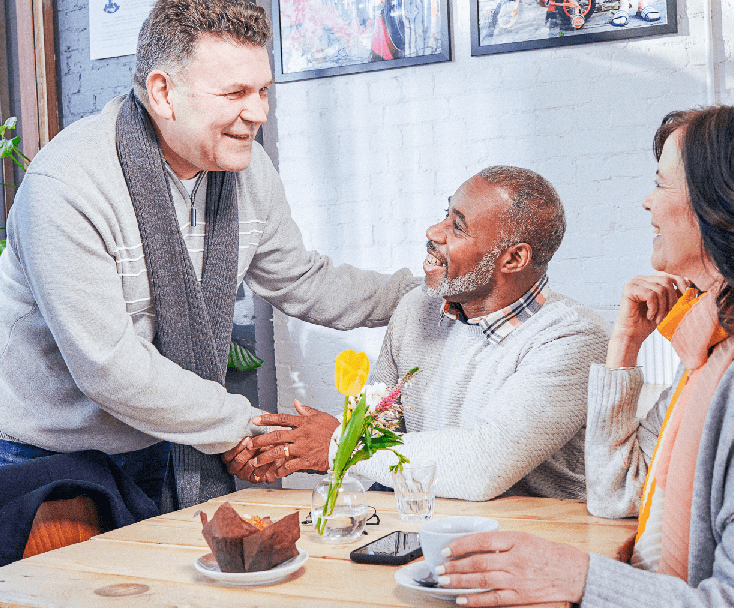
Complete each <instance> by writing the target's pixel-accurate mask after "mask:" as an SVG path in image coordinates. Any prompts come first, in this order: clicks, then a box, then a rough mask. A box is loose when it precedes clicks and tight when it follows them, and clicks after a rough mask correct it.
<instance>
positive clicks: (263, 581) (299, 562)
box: [194, 549, 308, 585]
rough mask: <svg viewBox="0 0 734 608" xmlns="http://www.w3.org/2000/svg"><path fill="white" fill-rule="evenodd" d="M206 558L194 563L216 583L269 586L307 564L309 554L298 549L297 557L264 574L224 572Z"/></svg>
mask: <svg viewBox="0 0 734 608" xmlns="http://www.w3.org/2000/svg"><path fill="white" fill-rule="evenodd" d="M209 555H211V553H209ZM205 557H207V555H202V556H201V557H200V558H198V559H197V560H196V561H195V562H194V566H195V567H196V569H197V570H198V571H199V572H201V573H202V574H203V575H204V576H208V577H209V578H212V579H214V580H215V581H219V582H222V583H229V584H230V585H267V584H268V583H274V582H276V581H279V580H281V579H284V578H285V577H286V576H288V575H289V574H291V573H293V572H295V571H296V570H298V569H299V568H300V567H301V566H303V564H305V563H306V560H307V559H308V553H306V552H305V551H304V550H303V549H298V555H296V557H294V558H292V559H289V560H288V561H287V562H283V563H282V564H280V565H278V566H275V568H271V569H270V570H263V571H262V572H222V571H221V570H220V569H219V566H217V565H216V562H215V561H214V560H211V562H214V563H213V564H212V565H209V563H208V562H207V561H204V558H205Z"/></svg>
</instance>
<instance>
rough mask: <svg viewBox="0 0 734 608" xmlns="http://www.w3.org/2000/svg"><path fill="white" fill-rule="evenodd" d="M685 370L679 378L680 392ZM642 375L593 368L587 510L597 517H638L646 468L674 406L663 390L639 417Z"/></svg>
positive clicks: (667, 393) (681, 370)
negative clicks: (642, 415)
mask: <svg viewBox="0 0 734 608" xmlns="http://www.w3.org/2000/svg"><path fill="white" fill-rule="evenodd" d="M682 373H683V369H682V368H680V369H679V370H678V373H677V374H676V378H675V382H674V383H673V387H675V386H676V385H677V383H678V381H679V380H680V377H681V374H682ZM642 384H643V377H642V370H641V368H639V367H635V368H633V369H631V370H610V369H608V368H607V367H606V366H605V365H603V364H598V365H592V366H591V371H590V373H589V400H588V405H589V415H588V421H587V427H586V448H585V462H586V486H587V508H588V509H589V512H590V513H592V514H593V515H596V516H597V517H607V518H610V519H616V518H620V517H634V516H635V515H637V513H638V512H639V510H640V499H641V495H642V489H643V486H644V483H645V476H646V475H647V468H648V465H649V463H650V460H651V458H652V453H653V451H654V450H655V445H656V443H657V437H658V433H659V431H660V427H661V425H662V420H663V418H664V417H665V412H666V410H667V407H668V404H669V403H670V398H671V393H672V391H673V388H672V387H671V388H670V389H667V390H665V391H663V393H662V394H661V395H660V397H659V399H658V401H657V403H656V404H655V405H654V406H653V407H652V408H651V410H650V411H649V412H648V414H647V415H646V417H645V418H643V419H639V418H637V417H636V412H637V401H638V399H639V396H640V391H641V389H642Z"/></svg>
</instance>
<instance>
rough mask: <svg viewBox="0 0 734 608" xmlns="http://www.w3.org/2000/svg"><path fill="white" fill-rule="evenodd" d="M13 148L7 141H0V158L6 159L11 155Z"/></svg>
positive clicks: (11, 143) (10, 142)
mask: <svg viewBox="0 0 734 608" xmlns="http://www.w3.org/2000/svg"><path fill="white" fill-rule="evenodd" d="M14 148H15V146H14V145H13V142H12V141H10V140H9V139H3V140H0V158H6V157H8V156H10V155H11V154H12V153H13V149H14Z"/></svg>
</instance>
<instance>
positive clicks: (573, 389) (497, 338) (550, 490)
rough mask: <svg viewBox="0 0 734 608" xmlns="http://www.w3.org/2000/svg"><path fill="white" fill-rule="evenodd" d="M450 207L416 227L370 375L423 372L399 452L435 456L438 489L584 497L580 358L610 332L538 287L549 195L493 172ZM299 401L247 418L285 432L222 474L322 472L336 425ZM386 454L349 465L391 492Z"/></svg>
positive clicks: (557, 227)
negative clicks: (418, 273) (412, 258)
mask: <svg viewBox="0 0 734 608" xmlns="http://www.w3.org/2000/svg"><path fill="white" fill-rule="evenodd" d="M449 202H450V207H449V209H448V213H447V215H446V218H445V219H444V220H443V221H441V222H439V223H438V224H435V225H433V226H431V227H430V228H429V229H428V230H427V232H426V235H427V237H428V255H427V256H426V259H425V261H424V263H423V270H424V272H425V275H426V277H425V283H424V285H423V286H422V287H418V288H416V289H414V290H413V291H411V292H409V293H408V294H406V295H405V296H404V298H403V299H402V301H401V302H400V304H399V305H398V308H397V309H396V311H395V313H394V315H393V317H392V319H391V321H390V324H389V326H388V329H387V333H386V335H385V339H384V342H383V344H382V351H381V353H380V357H379V360H378V362H377V365H376V369H375V371H374V373H373V377H372V381H373V382H385V383H386V384H387V385H388V386H390V385H395V384H396V383H397V382H398V380H399V378H400V377H402V375H403V374H405V373H406V372H407V371H408V370H409V369H411V368H413V367H415V366H419V367H420V369H421V371H420V373H419V374H417V375H416V376H415V378H414V379H413V380H412V381H411V382H410V383H409V384H408V385H407V387H406V388H405V389H404V392H403V399H404V400H407V401H406V402H407V403H408V404H409V406H408V407H406V408H405V427H406V431H407V432H406V434H405V435H404V436H403V439H404V442H405V443H404V445H403V446H401V449H400V452H401V453H402V454H404V455H405V456H406V457H407V458H409V459H410V460H411V461H414V462H421V461H425V460H435V461H436V462H437V463H438V469H437V481H436V493H437V495H438V496H443V497H448V498H462V499H467V500H488V499H490V498H494V497H496V496H500V495H526V496H527V495H529V496H548V497H554V498H585V497H586V486H585V478H584V429H585V424H586V400H587V380H588V375H589V367H590V365H591V364H592V363H603V361H604V357H605V349H606V344H607V341H608V326H607V323H606V321H604V319H602V318H601V317H600V316H599V315H597V314H596V313H594V312H593V311H592V310H590V309H589V308H587V307H585V306H583V305H581V304H579V303H578V302H575V301H574V300H572V299H570V298H568V297H566V296H563V295H561V294H559V293H556V292H554V291H552V290H551V289H550V288H549V285H548V277H547V274H546V270H547V268H548V263H549V262H550V260H551V258H552V256H553V254H554V253H555V251H556V250H557V249H558V247H559V245H560V244H561V240H562V239H563V234H564V232H565V227H566V221H565V214H564V211H563V206H562V204H561V201H560V199H559V197H558V194H557V193H556V191H555V189H554V188H553V186H552V185H551V184H550V183H548V181H547V180H545V179H544V178H543V177H541V176H540V175H538V174H537V173H534V172H533V171H529V170H527V169H520V168H517V167H507V166H495V167H489V168H487V169H485V170H483V171H481V172H480V173H478V174H477V175H475V176H473V177H472V178H471V179H469V180H468V181H466V182H465V183H464V184H462V185H461V187H460V188H459V189H458V190H457V191H456V193H455V194H454V195H453V196H452V197H451V198H450V199H449ZM296 409H297V410H298V412H299V414H300V415H299V416H289V415H283V414H279V415H261V416H259V417H258V419H255V420H254V423H255V424H260V425H279V426H283V427H289V428H288V429H281V430H277V431H275V432H272V433H268V434H265V435H261V436H259V437H253V438H247V439H245V440H244V441H243V444H241V445H240V446H239V447H238V448H235V449H233V450H230V451H229V452H227V453H226V454H225V455H224V456H223V458H224V459H225V461H226V462H228V463H229V468H230V471H231V472H232V473H235V474H236V475H238V476H240V477H241V478H244V479H248V480H250V481H262V480H268V481H272V480H274V479H275V478H276V477H282V476H284V475H287V474H289V473H292V472H294V471H296V470H302V469H310V470H321V471H325V470H327V469H328V468H329V459H328V453H329V440H330V438H331V435H332V432H333V430H334V429H335V427H336V426H337V424H338V421H337V420H336V419H335V418H333V417H332V416H329V415H328V414H325V413H323V412H319V411H318V410H315V409H312V408H307V407H305V406H303V405H301V404H299V403H296ZM285 446H287V447H288V450H287V452H286V451H285ZM254 449H258V450H260V452H259V453H257V454H256V455H255V456H254V457H252V458H251V459H250V460H249V461H248V460H247V459H248V458H250V456H251V455H252V451H251V450H254ZM286 454H287V458H286ZM395 462H396V457H395V455H394V454H392V453H391V452H389V451H380V452H378V453H377V454H375V455H374V456H373V457H372V458H370V459H369V460H367V461H363V462H359V463H357V464H356V465H355V466H354V467H353V469H352V470H353V471H354V472H355V473H358V474H360V475H364V476H367V477H369V478H371V479H373V480H375V481H377V482H378V483H380V484H383V485H386V486H392V474H391V473H390V471H389V465H391V464H394V463H395Z"/></svg>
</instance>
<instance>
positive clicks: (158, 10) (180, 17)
mask: <svg viewBox="0 0 734 608" xmlns="http://www.w3.org/2000/svg"><path fill="white" fill-rule="evenodd" d="M271 33H272V27H271V25H270V20H269V19H268V17H267V15H266V14H265V10H264V9H263V8H262V7H259V6H257V5H255V4H253V3H252V2H249V1H247V0H158V1H157V2H156V3H155V6H154V7H153V9H152V10H151V11H150V15H148V18H147V19H146V20H145V22H144V23H143V25H142V27H141V28H140V33H139V34H138V48H137V52H136V55H135V74H134V75H133V86H134V87H135V93H136V94H137V95H138V97H139V98H140V99H141V100H142V101H143V102H147V99H148V95H147V92H146V84H145V83H146V81H147V79H148V75H149V74H150V73H151V72H152V71H153V70H164V71H166V72H169V73H170V72H175V71H176V70H177V69H180V68H182V67H184V66H185V65H186V64H187V63H188V62H189V60H190V59H191V57H192V55H193V54H194V50H195V46H196V43H197V41H198V40H199V39H200V38H201V36H203V35H205V34H212V35H214V36H220V37H222V38H224V39H225V40H229V41H232V42H235V43H238V44H250V45H252V46H261V47H264V46H265V45H266V44H267V43H268V40H270V36H271Z"/></svg>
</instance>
